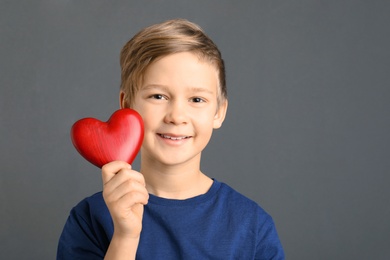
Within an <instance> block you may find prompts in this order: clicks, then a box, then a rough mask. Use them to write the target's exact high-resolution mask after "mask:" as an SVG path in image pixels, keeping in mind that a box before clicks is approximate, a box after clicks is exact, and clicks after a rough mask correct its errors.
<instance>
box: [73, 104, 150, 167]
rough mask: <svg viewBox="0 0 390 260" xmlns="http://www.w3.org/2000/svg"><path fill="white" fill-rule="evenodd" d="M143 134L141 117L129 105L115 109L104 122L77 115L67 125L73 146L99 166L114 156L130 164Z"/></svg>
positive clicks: (114, 158) (139, 145)
mask: <svg viewBox="0 0 390 260" xmlns="http://www.w3.org/2000/svg"><path fill="white" fill-rule="evenodd" d="M143 137H144V126H143V121H142V118H141V116H140V115H139V114H138V113H137V112H136V111H135V110H132V109H129V108H124V109H120V110H117V111H116V112H114V113H113V114H112V116H111V117H110V119H109V120H108V121H107V122H101V121H99V120H97V119H95V118H83V119H80V120H78V121H77V122H76V123H74V124H73V126H72V129H71V138H72V143H73V145H74V147H75V148H76V150H77V151H78V152H79V153H80V154H81V155H82V156H83V157H84V158H85V159H86V160H88V161H89V162H91V163H92V164H94V165H96V166H97V167H99V168H101V167H102V166H103V165H105V164H106V163H109V162H111V161H115V160H120V161H125V162H128V163H129V164H131V163H132V162H133V160H134V159H135V157H136V156H137V153H138V151H139V149H140V148H141V144H142V140H143Z"/></svg>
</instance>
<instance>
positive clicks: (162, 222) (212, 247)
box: [57, 180, 284, 260]
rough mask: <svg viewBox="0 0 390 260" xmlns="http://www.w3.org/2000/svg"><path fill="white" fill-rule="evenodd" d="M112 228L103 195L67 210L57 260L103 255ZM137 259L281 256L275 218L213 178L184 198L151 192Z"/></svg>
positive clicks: (282, 253) (101, 257) (268, 257)
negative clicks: (201, 189)
mask: <svg viewBox="0 0 390 260" xmlns="http://www.w3.org/2000/svg"><path fill="white" fill-rule="evenodd" d="M113 231H114V227H113V223H112V219H111V216H110V213H109V211H108V208H107V206H106V204H105V202H104V200H103V197H102V193H101V192H99V193H96V194H95V195H93V196H91V197H89V198H86V199H84V200H83V201H81V202H80V203H79V204H78V205H77V206H76V207H74V208H73V209H72V211H71V213H70V216H69V218H68V220H67V222H66V224H65V227H64V230H63V232H62V235H61V237H60V240H59V245H58V251H57V259H103V258H104V255H105V253H106V251H107V249H108V246H109V244H110V240H111V238H112V235H113ZM136 258H137V259H147V260H153V259H164V260H165V259H196V260H199V259H224V260H226V259H245V260H247V259H284V252H283V248H282V245H281V243H280V241H279V238H278V235H277V232H276V228H275V225H274V222H273V220H272V218H271V217H270V215H268V214H267V213H266V212H265V211H264V210H263V209H262V208H261V207H259V206H258V205H257V204H256V203H255V202H254V201H252V200H250V199H248V198H246V197H245V196H243V195H241V194H240V193H238V192H236V191H235V190H233V189H232V188H231V187H229V186H228V185H226V184H224V183H221V182H218V181H216V180H214V182H213V184H212V186H211V188H210V190H209V191H208V192H207V193H205V194H203V195H199V196H196V197H194V198H190V199H186V200H172V199H164V198H160V197H157V196H154V195H150V197H149V202H148V204H147V205H146V206H145V210H144V215H143V220H142V232H141V238H140V242H139V246H138V249H137V256H136Z"/></svg>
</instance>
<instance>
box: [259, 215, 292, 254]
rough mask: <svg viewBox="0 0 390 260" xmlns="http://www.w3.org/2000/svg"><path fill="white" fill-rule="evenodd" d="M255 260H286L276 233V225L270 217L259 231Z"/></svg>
mask: <svg viewBox="0 0 390 260" xmlns="http://www.w3.org/2000/svg"><path fill="white" fill-rule="evenodd" d="M255 259H264V260H266V259H267V260H284V259H285V255H284V250H283V247H282V244H281V242H280V239H279V236H278V233H277V231H276V227H275V223H274V221H273V220H272V218H271V217H270V216H268V219H267V220H266V221H265V223H264V225H262V227H261V228H260V231H259V240H258V243H257V251H256V258H255Z"/></svg>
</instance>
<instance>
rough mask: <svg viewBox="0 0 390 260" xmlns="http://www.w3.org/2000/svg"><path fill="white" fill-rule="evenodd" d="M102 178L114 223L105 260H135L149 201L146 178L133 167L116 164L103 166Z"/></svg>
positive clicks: (120, 163)
mask: <svg viewBox="0 0 390 260" xmlns="http://www.w3.org/2000/svg"><path fill="white" fill-rule="evenodd" d="M102 178H103V198H104V201H105V203H106V205H107V207H108V209H109V211H110V214H111V217H112V220H113V223H114V234H113V237H112V240H111V243H110V245H109V247H108V250H107V253H106V255H105V259H106V260H110V259H135V255H136V252H137V248H138V243H139V238H140V233H141V229H142V216H143V210H144V208H143V207H144V205H145V204H147V202H148V198H149V194H148V192H147V190H146V188H145V180H144V177H143V175H142V174H141V173H139V172H136V171H133V170H132V169H131V166H130V165H129V164H127V163H125V162H120V161H115V162H111V163H108V164H106V165H105V166H103V167H102Z"/></svg>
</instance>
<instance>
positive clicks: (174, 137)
mask: <svg viewBox="0 0 390 260" xmlns="http://www.w3.org/2000/svg"><path fill="white" fill-rule="evenodd" d="M158 135H159V136H161V137H162V138H164V139H170V140H174V141H179V140H184V139H188V138H191V136H170V135H164V134H158Z"/></svg>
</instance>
